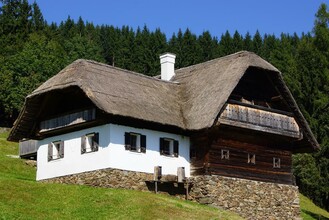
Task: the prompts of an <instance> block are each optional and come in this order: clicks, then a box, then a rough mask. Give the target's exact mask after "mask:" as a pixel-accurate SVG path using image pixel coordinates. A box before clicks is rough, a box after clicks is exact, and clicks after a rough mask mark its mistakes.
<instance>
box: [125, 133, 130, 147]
mask: <svg viewBox="0 0 329 220" xmlns="http://www.w3.org/2000/svg"><path fill="white" fill-rule="evenodd" d="M125 149H126V150H130V149H131V145H130V133H128V132H126V133H125Z"/></svg>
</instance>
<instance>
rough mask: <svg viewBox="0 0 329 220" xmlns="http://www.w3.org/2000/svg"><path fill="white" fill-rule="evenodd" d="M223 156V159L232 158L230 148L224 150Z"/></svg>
mask: <svg viewBox="0 0 329 220" xmlns="http://www.w3.org/2000/svg"><path fill="white" fill-rule="evenodd" d="M221 158H222V160H229V159H230V151H229V150H222V153H221Z"/></svg>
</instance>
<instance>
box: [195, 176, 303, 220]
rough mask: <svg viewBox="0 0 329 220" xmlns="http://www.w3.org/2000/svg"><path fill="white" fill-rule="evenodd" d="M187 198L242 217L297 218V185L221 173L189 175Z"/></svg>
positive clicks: (298, 216) (298, 215)
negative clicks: (191, 185)
mask: <svg viewBox="0 0 329 220" xmlns="http://www.w3.org/2000/svg"><path fill="white" fill-rule="evenodd" d="M191 179H192V182H193V187H192V188H191V191H190V198H191V199H192V200H194V201H197V202H199V203H202V204H209V205H212V206H216V207H220V208H224V209H226V210H230V211H233V212H236V213H238V214H240V215H241V216H242V217H244V218H246V219H300V207H299V197H298V187H297V186H291V185H283V184H276V183H266V182H258V181H252V180H245V179H238V178H229V177H222V176H215V175H214V176H196V177H192V178H191Z"/></svg>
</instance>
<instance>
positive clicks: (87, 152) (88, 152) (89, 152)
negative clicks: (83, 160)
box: [81, 150, 98, 155]
mask: <svg viewBox="0 0 329 220" xmlns="http://www.w3.org/2000/svg"><path fill="white" fill-rule="evenodd" d="M96 152H98V150H97V151H86V152H84V153H82V154H81V155H84V154H91V153H96Z"/></svg>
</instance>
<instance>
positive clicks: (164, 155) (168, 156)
mask: <svg viewBox="0 0 329 220" xmlns="http://www.w3.org/2000/svg"><path fill="white" fill-rule="evenodd" d="M160 156H163V157H166V158H179V155H178V156H177V157H176V156H175V155H167V154H160Z"/></svg>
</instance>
